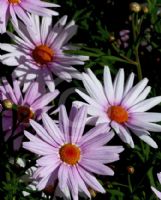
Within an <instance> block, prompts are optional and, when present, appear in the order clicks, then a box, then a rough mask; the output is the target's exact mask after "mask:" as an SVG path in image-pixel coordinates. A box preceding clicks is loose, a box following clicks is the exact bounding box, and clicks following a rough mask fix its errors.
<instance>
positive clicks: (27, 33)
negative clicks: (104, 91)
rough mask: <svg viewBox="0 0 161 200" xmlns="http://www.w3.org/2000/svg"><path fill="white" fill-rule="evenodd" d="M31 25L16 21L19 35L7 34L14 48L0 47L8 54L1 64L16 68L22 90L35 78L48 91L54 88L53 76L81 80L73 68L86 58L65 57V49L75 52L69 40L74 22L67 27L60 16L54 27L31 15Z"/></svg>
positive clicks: (2, 57)
mask: <svg viewBox="0 0 161 200" xmlns="http://www.w3.org/2000/svg"><path fill="white" fill-rule="evenodd" d="M30 21H31V24H32V26H31V25H30V26H26V25H24V24H22V23H20V22H19V27H17V26H16V25H15V26H14V28H15V30H16V32H17V33H18V35H19V36H16V35H14V34H12V33H8V34H9V35H10V36H11V38H12V39H13V40H14V41H15V43H16V44H15V45H11V44H2V43H1V44H0V48H1V49H2V50H5V51H8V52H9V53H7V54H5V55H2V56H1V61H2V63H3V64H6V65H10V66H17V67H16V69H15V70H14V74H15V76H16V77H18V78H19V80H20V81H21V85H24V91H25V90H26V88H28V86H29V85H30V84H31V81H32V80H34V79H36V81H37V82H39V86H40V88H43V87H44V86H45V84H46V85H47V87H48V88H49V90H50V91H53V90H54V88H55V84H54V80H53V74H55V75H56V76H58V77H60V78H61V79H64V80H66V81H71V79H72V78H78V79H81V75H80V73H79V72H78V70H76V69H75V68H74V67H72V65H83V64H84V61H85V60H87V59H88V56H78V55H69V54H65V53H64V52H63V51H64V50H72V49H75V47H73V46H72V45H69V44H68V41H69V40H70V39H71V38H72V37H73V35H74V34H75V33H76V31H77V26H76V25H75V22H74V21H71V22H69V23H68V24H66V21H67V16H64V17H62V18H61V19H60V20H59V21H58V22H57V23H56V24H55V25H54V26H53V27H52V18H51V17H43V18H42V21H41V20H40V17H38V16H36V15H31V16H30Z"/></svg>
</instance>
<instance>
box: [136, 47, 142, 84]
mask: <svg viewBox="0 0 161 200" xmlns="http://www.w3.org/2000/svg"><path fill="white" fill-rule="evenodd" d="M138 49H139V45H136V47H135V48H134V52H135V57H136V67H137V74H138V79H139V80H142V78H143V76H142V69H141V64H140V58H139V51H138Z"/></svg>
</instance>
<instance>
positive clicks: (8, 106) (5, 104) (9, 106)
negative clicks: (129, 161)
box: [2, 99, 13, 109]
mask: <svg viewBox="0 0 161 200" xmlns="http://www.w3.org/2000/svg"><path fill="white" fill-rule="evenodd" d="M2 105H3V107H4V108H5V109H12V106H13V103H12V102H11V101H10V100H9V99H5V100H3V101H2Z"/></svg>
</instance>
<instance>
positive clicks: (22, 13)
mask: <svg viewBox="0 0 161 200" xmlns="http://www.w3.org/2000/svg"><path fill="white" fill-rule="evenodd" d="M48 7H50V8H52V7H59V5H57V4H54V3H47V2H42V1H40V0H34V1H33V0H1V12H0V33H5V32H6V26H7V23H8V19H9V18H10V17H11V18H12V20H13V21H14V23H16V24H18V21H17V16H18V17H19V19H21V20H22V21H23V22H24V23H25V24H26V25H30V20H29V16H28V12H30V13H34V14H37V15H41V16H52V15H58V13H57V12H56V11H53V10H50V9H48Z"/></svg>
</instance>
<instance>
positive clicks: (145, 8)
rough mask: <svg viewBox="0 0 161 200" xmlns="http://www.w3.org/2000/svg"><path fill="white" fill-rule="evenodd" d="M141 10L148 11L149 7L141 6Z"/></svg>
mask: <svg viewBox="0 0 161 200" xmlns="http://www.w3.org/2000/svg"><path fill="white" fill-rule="evenodd" d="M142 11H143V13H145V14H146V13H148V12H149V9H148V7H147V6H145V5H144V6H142Z"/></svg>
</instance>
